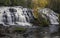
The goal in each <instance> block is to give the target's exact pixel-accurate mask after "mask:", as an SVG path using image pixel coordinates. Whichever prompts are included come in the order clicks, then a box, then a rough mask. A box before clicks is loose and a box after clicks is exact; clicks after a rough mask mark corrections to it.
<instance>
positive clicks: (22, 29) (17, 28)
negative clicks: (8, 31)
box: [15, 27, 25, 31]
mask: <svg viewBox="0 0 60 38" xmlns="http://www.w3.org/2000/svg"><path fill="white" fill-rule="evenodd" d="M15 30H21V31H24V30H25V29H24V28H19V27H16V28H15Z"/></svg>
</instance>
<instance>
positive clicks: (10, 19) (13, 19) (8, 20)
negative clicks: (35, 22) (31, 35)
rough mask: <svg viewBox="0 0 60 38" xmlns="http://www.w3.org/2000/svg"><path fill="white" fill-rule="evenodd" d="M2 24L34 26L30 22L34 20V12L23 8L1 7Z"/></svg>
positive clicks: (0, 22) (0, 21)
mask: <svg viewBox="0 0 60 38" xmlns="http://www.w3.org/2000/svg"><path fill="white" fill-rule="evenodd" d="M0 18H1V19H0V24H3V25H8V26H9V25H20V26H32V24H30V23H29V22H30V20H31V19H33V15H32V11H31V12H30V10H29V11H28V9H27V8H22V7H1V8H0Z"/></svg>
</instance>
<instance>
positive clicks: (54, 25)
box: [39, 8, 59, 33]
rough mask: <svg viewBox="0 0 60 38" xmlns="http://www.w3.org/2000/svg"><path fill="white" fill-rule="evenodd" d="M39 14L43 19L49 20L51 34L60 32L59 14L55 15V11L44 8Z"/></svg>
mask: <svg viewBox="0 0 60 38" xmlns="http://www.w3.org/2000/svg"><path fill="white" fill-rule="evenodd" d="M39 13H41V14H42V17H46V18H48V19H49V21H50V25H49V30H50V33H54V32H57V31H58V28H59V26H58V25H59V22H58V20H59V19H58V14H57V13H55V12H54V11H52V10H50V9H49V8H44V9H41V10H39Z"/></svg>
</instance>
